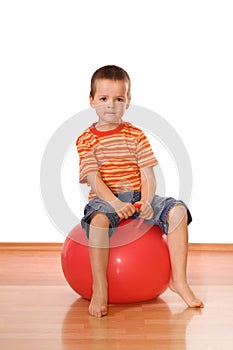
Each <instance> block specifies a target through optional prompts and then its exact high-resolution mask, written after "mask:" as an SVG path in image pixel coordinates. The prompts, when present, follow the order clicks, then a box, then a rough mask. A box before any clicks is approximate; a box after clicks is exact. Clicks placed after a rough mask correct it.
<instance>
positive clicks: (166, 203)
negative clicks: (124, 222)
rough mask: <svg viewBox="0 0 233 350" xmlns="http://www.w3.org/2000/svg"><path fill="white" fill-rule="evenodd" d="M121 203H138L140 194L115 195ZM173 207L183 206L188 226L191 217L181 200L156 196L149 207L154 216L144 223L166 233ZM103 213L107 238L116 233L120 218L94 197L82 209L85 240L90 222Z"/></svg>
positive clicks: (137, 214) (107, 205)
mask: <svg viewBox="0 0 233 350" xmlns="http://www.w3.org/2000/svg"><path fill="white" fill-rule="evenodd" d="M116 197H118V198H119V199H120V200H121V201H122V202H130V203H132V204H133V203H135V202H138V201H140V199H141V192H123V193H119V194H118V195H116ZM175 205H183V206H184V207H185V208H186V209H187V214H188V222H187V224H190V222H191V221H192V216H191V214H190V211H189V209H188V208H187V206H186V204H185V203H184V202H183V201H181V200H176V199H174V198H172V197H160V196H158V195H155V196H154V199H153V201H152V203H151V206H152V208H153V210H154V215H153V217H152V219H150V220H145V222H146V223H148V224H150V225H154V226H160V227H161V229H162V231H163V233H164V234H167V233H168V223H167V215H168V213H169V211H170V210H171V208H172V207H174V206H175ZM97 212H98V213H104V214H105V215H106V216H107V217H108V219H109V222H110V225H109V237H111V236H112V235H113V233H114V232H115V231H116V228H117V226H118V224H119V222H120V218H119V216H118V215H117V213H116V212H115V210H114V209H113V207H112V206H111V205H110V204H109V203H108V202H106V201H104V200H102V199H100V198H98V197H95V198H94V199H92V200H91V201H90V202H89V203H88V204H87V205H86V206H85V208H84V217H83V218H82V220H81V225H82V228H83V229H84V230H85V232H86V235H87V238H89V227H90V222H91V219H92V217H93V214H95V213H97ZM138 217H139V213H135V214H134V215H133V216H132V217H131V218H135V219H138Z"/></svg>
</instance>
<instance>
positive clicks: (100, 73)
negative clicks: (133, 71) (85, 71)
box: [90, 65, 131, 99]
mask: <svg viewBox="0 0 233 350" xmlns="http://www.w3.org/2000/svg"><path fill="white" fill-rule="evenodd" d="M97 79H110V80H123V81H125V82H126V83H128V93H127V94H128V98H129V99H130V97H131V93H130V90H131V82H130V77H129V75H128V73H127V72H126V71H125V70H124V69H123V68H121V67H118V66H114V65H108V66H104V67H101V68H99V69H97V70H96V71H95V73H94V74H93V75H92V78H91V91H90V96H91V97H92V98H94V95H95V82H96V80H97Z"/></svg>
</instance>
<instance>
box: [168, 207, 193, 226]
mask: <svg viewBox="0 0 233 350" xmlns="http://www.w3.org/2000/svg"><path fill="white" fill-rule="evenodd" d="M181 221H185V223H186V224H187V222H188V213H187V209H186V207H185V206H183V205H182V204H178V205H175V206H174V207H172V208H171V209H170V211H169V213H168V215H167V223H168V224H169V226H170V227H174V226H177V225H179V224H180V223H181Z"/></svg>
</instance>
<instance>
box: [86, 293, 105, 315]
mask: <svg viewBox="0 0 233 350" xmlns="http://www.w3.org/2000/svg"><path fill="white" fill-rule="evenodd" d="M107 299H108V298H107V288H104V290H103V288H98V289H97V288H93V294H92V298H91V302H90V305H89V313H90V315H91V316H94V317H103V316H106V315H107V313H108V307H107V304H108V301H107Z"/></svg>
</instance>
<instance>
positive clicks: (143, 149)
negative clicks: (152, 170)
mask: <svg viewBox="0 0 233 350" xmlns="http://www.w3.org/2000/svg"><path fill="white" fill-rule="evenodd" d="M136 152H137V162H138V166H139V168H140V169H143V168H148V167H153V166H155V165H157V164H158V160H157V159H156V157H155V155H154V152H153V150H152V148H151V145H150V143H149V141H148V139H147V137H146V135H145V134H144V133H143V132H141V134H140V136H139V138H138V143H137V151H136Z"/></svg>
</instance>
